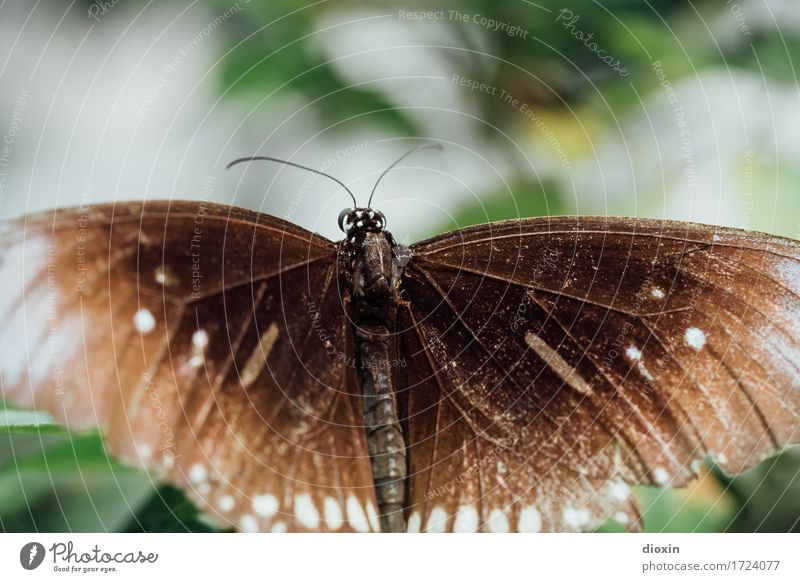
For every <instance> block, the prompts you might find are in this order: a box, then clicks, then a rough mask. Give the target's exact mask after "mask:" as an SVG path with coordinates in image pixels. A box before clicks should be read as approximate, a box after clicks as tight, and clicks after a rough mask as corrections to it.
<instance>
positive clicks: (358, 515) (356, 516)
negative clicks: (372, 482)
mask: <svg viewBox="0 0 800 582" xmlns="http://www.w3.org/2000/svg"><path fill="white" fill-rule="evenodd" d="M345 509H346V510H347V521H348V522H349V523H350V527H352V528H353V529H354V530H356V531H358V532H361V533H366V532H368V531H369V523H368V522H367V516H366V515H365V514H364V508H363V507H361V504H360V503H359V502H358V499H356V498H355V496H353V495H351V496H350V497H348V498H347V504H346V506H345Z"/></svg>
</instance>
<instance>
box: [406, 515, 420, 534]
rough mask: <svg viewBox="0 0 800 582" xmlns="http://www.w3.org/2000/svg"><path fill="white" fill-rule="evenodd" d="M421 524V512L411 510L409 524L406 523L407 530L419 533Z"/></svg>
mask: <svg viewBox="0 0 800 582" xmlns="http://www.w3.org/2000/svg"><path fill="white" fill-rule="evenodd" d="M421 525H422V523H421V520H420V518H419V512H417V511H413V512H411V515H409V516H408V525H406V531H407V532H408V533H419V528H420V526H421Z"/></svg>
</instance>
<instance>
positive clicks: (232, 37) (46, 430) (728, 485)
mask: <svg viewBox="0 0 800 582" xmlns="http://www.w3.org/2000/svg"><path fill="white" fill-rule="evenodd" d="M798 57H800V3H798V2H796V1H795V0H768V1H765V0H725V1H719V0H696V1H694V2H685V1H679V0H676V1H672V0H649V1H648V2H641V1H640V0H602V1H591V0H585V1H579V0H570V1H562V2H558V3H556V2H551V1H550V0H540V1H538V2H533V1H528V0H507V1H505V2H502V3H500V2H497V1H489V0H466V1H464V0H462V1H460V2H455V1H453V2H433V3H432V2H418V3H414V2H408V3H398V2H391V3H390V2H368V1H366V0H363V1H355V0H337V1H336V2H333V1H325V0H321V1H317V2H313V3H308V4H305V3H303V2H290V1H289V0H272V1H270V2H258V1H248V0H239V1H238V2H235V1H231V0H194V1H191V2H190V1H185V0H177V1H170V2H153V1H152V0H151V1H149V2H145V1H143V0H106V1H99V0H93V1H87V0H82V1H76V0H73V1H72V2H57V1H55V0H40V1H37V2H34V3H32V2H26V1H23V0H7V1H6V2H3V3H0V87H1V88H2V89H1V90H0V140H2V142H0V218H11V217H16V216H19V215H21V214H23V213H26V212H30V211H34V210H39V209H43V208H48V207H53V206H66V205H75V204H78V203H80V202H92V203H96V202H103V201H110V200H124V199H132V198H136V199H138V198H145V199H161V198H172V199H205V200H214V201H218V202H223V203H228V204H235V205H238V206H244V207H248V208H252V209H255V210H260V211H263V212H268V213H270V214H274V215H276V216H280V217H283V218H286V219H289V220H292V221H293V222H296V223H298V224H300V225H301V226H303V227H305V228H308V229H311V230H315V231H317V232H320V233H321V234H323V235H326V236H328V237H330V238H334V239H336V238H338V234H339V231H338V228H337V226H336V217H337V215H338V213H339V211H340V210H341V209H342V208H345V207H346V206H348V205H349V203H348V198H347V196H346V195H345V194H343V192H342V191H341V190H339V189H337V188H336V187H335V185H334V184H332V183H331V182H329V181H327V180H325V179H323V178H318V177H316V176H314V175H312V174H308V173H303V172H300V171H298V170H294V169H291V168H285V167H279V166H273V165H270V164H258V165H257V164H252V165H249V166H239V167H236V168H234V169H231V170H228V171H226V170H225V169H224V166H225V164H226V163H227V162H229V161H230V160H232V159H234V158H236V157H239V156H244V155H253V154H264V155H273V156H278V157H283V158H286V159H290V160H292V161H295V162H298V163H302V164H306V165H310V166H312V167H315V168H318V169H322V170H324V171H327V172H329V173H332V174H334V175H336V176H337V177H339V178H340V179H341V180H343V181H344V182H346V183H347V184H349V185H350V186H351V188H352V189H353V190H354V191H355V193H356V195H357V196H358V197H359V199H360V202H361V203H364V202H366V198H367V195H368V193H369V191H370V189H371V186H372V183H373V182H374V181H375V179H376V178H377V177H378V175H379V174H380V172H381V171H382V170H383V169H384V168H385V167H386V166H387V165H388V164H390V163H391V162H392V161H394V159H395V158H397V157H398V156H399V155H401V154H402V153H403V152H404V151H405V150H407V149H408V148H409V147H411V146H413V145H415V144H417V143H419V142H420V140H422V139H425V140H432V141H436V142H439V143H441V144H443V145H444V146H445V147H444V152H443V153H442V154H440V153H438V152H435V151H431V150H426V151H422V152H419V153H418V154H416V155H415V156H414V157H413V158H409V159H408V160H407V162H406V163H404V164H403V165H402V167H399V168H398V169H397V170H395V171H393V172H392V173H391V174H389V175H388V176H387V178H386V180H385V181H384V182H383V183H382V186H381V189H380V190H379V191H378V194H377V195H376V200H375V203H374V206H375V207H376V208H379V209H380V210H382V211H383V212H384V213H385V214H386V215H387V217H388V221H389V228H390V230H392V232H393V233H394V234H395V236H396V238H397V239H398V240H400V241H401V242H406V243H408V242H410V241H413V240H418V239H420V238H424V237H427V236H431V235H434V234H437V233H439V232H442V231H445V230H450V229H452V228H455V227H458V226H465V225H468V224H475V223H481V222H486V221H488V220H497V219H503V218H514V217H518V216H536V215H548V214H549V215H553V214H576V213H580V214H608V215H632V216H649V217H659V218H660V217H664V218H674V219H683V220H695V221H700V222H705V223H713V224H721V225H730V226H738V227H743V228H748V229H755V230H761V231H767V232H771V233H775V234H780V235H784V236H790V237H795V238H800V193H798V190H799V187H800V106H799V105H800V85H798V79H797V71H796V67H800V62H798V63H797V65H796V60H797V58H798ZM798 470H800V454H799V453H798V451H797V449H795V450H792V451H788V452H785V453H784V454H782V455H780V456H778V457H775V458H773V459H769V460H767V461H765V462H764V463H762V464H761V465H760V466H759V467H757V468H755V469H754V470H751V471H749V472H748V473H746V474H744V475H741V476H739V477H737V478H733V479H731V478H729V477H727V476H725V475H724V474H722V473H721V472H720V471H719V470H718V469H717V468H715V467H714V466H713V464H712V463H710V462H709V463H708V465H707V466H706V468H705V471H704V475H703V477H702V478H701V479H699V480H697V481H696V482H695V483H694V484H693V485H692V486H690V487H689V488H688V489H686V490H682V491H660V490H655V489H648V488H640V489H639V491H638V495H639V499H640V501H641V504H642V509H643V512H644V521H645V526H646V528H647V529H648V530H650V531H789V530H795V531H796V530H798V529H800V526H798V519H800V478H798ZM0 529H2V530H5V531H33V530H43V531H105V530H107V531H187V530H189V531H191V530H193V531H208V530H211V529H212V527H211V526H210V525H209V524H207V523H205V522H204V521H203V518H202V517H201V516H198V515H197V512H196V511H195V510H194V508H193V507H192V506H191V505H190V504H189V503H188V502H187V501H186V500H185V499H184V498H183V496H182V495H181V494H180V493H179V492H177V491H175V490H172V489H170V488H166V487H162V486H160V485H159V484H158V483H156V482H154V481H153V480H152V479H151V478H150V477H149V476H148V475H146V474H144V473H141V472H138V471H135V470H132V469H128V468H126V467H123V466H121V465H119V464H117V463H116V462H115V461H114V460H113V459H110V458H109V457H108V456H107V455H106V453H105V451H104V449H103V446H102V442H101V440H100V439H99V437H98V436H97V435H95V434H81V435H75V434H72V435H70V434H65V433H64V431H63V430H62V429H60V428H58V427H57V426H54V425H52V424H51V423H49V419H48V418H47V417H45V416H42V415H34V414H32V413H27V412H24V411H13V410H6V411H3V410H2V409H0ZM603 529H606V530H612V531H613V530H615V529H618V528H617V527H616V526H615V524H613V523H609V524H607V525H606V526H604V528H603Z"/></svg>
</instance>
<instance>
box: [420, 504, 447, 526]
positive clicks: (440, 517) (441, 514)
mask: <svg viewBox="0 0 800 582" xmlns="http://www.w3.org/2000/svg"><path fill="white" fill-rule="evenodd" d="M446 527H447V512H446V511H445V509H444V508H443V507H442V506H441V505H437V506H436V507H434V508H433V509H431V514H430V515H429V516H428V521H427V522H425V531H427V532H429V533H442V532H443V531H444V530H445V528H446Z"/></svg>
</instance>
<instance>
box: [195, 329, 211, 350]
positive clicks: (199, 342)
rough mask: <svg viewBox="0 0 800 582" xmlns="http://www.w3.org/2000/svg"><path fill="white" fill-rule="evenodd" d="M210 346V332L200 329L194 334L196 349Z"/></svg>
mask: <svg viewBox="0 0 800 582" xmlns="http://www.w3.org/2000/svg"><path fill="white" fill-rule="evenodd" d="M206 346H208V333H206V331H205V330H203V329H198V330H197V331H196V332H194V333H193V334H192V347H193V348H194V349H195V350H198V351H203V350H204V349H206Z"/></svg>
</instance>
